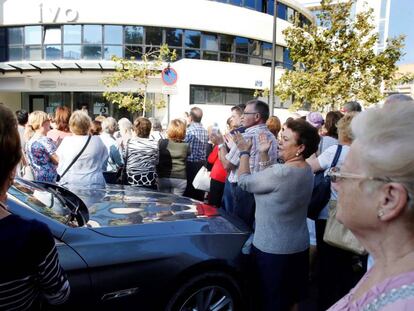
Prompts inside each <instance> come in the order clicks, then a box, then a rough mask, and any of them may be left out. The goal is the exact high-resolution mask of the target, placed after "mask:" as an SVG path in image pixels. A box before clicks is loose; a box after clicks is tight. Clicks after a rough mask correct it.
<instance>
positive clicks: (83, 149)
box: [56, 135, 92, 182]
mask: <svg viewBox="0 0 414 311" xmlns="http://www.w3.org/2000/svg"><path fill="white" fill-rule="evenodd" d="M91 137H92V136H91V135H89V136H88V139H87V140H86V143H85V145H84V146H83V148H82V150H81V151H80V152H79V153H78V154H77V155H76V157H75V158H73V160H72V162H71V163H70V164H69V166H68V167H67V168H66V170H65V171H64V172H63V173H62V175H57V177H56V181H57V182H59V181H60V180H61V179H62V177H63V176H65V174H66V173H67V172H68V171H69V170H70V168H71V167H72V165H73V164H75V162H76V160H77V159H78V158H79V157H80V156H81V155H82V153H83V152H84V151H85V149H86V147H87V146H88V145H89V141H90V140H91Z"/></svg>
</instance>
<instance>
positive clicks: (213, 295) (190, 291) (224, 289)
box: [166, 272, 241, 311]
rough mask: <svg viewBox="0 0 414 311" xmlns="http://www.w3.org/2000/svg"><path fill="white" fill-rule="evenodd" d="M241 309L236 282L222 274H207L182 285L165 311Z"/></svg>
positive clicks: (226, 310) (223, 310)
mask: <svg viewBox="0 0 414 311" xmlns="http://www.w3.org/2000/svg"><path fill="white" fill-rule="evenodd" d="M240 308H241V294H240V290H239V287H238V285H237V283H236V281H235V280H234V279H233V278H232V277H231V276H230V275H228V274H225V273H222V272H208V273H203V274H201V275H199V276H196V277H193V278H192V279H190V280H189V281H187V282H186V283H185V284H183V285H182V286H181V287H180V288H179V289H178V290H177V291H176V292H175V294H174V295H173V296H172V298H171V299H170V301H169V303H168V305H167V307H166V310H167V311H210V310H214V311H233V310H236V311H237V310H240Z"/></svg>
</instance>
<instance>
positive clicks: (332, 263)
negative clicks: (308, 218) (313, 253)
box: [308, 112, 361, 310]
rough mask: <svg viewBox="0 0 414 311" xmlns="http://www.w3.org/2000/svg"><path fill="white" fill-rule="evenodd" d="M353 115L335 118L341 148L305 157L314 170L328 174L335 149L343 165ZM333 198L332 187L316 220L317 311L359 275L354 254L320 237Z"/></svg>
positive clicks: (341, 293)
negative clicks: (356, 270)
mask: <svg viewBox="0 0 414 311" xmlns="http://www.w3.org/2000/svg"><path fill="white" fill-rule="evenodd" d="M355 115H356V112H350V113H348V114H346V115H345V116H344V117H343V118H342V119H340V120H339V121H338V124H337V128H338V142H339V145H340V146H342V147H341V148H342V149H339V145H333V146H330V147H328V148H327V149H326V150H325V151H323V152H322V154H320V155H319V156H318V157H317V158H311V159H308V163H309V164H310V165H311V167H312V170H313V171H314V172H318V171H321V170H324V171H325V172H326V173H327V172H328V169H329V168H330V166H331V165H332V162H333V160H334V158H335V155H336V152H337V150H338V152H339V157H338V160H337V164H336V166H337V167H341V166H342V163H343V162H344V161H345V158H346V155H347V154H348V152H349V148H350V145H351V143H352V141H353V135H352V131H351V126H350V125H351V121H352V119H353V118H354V116H355ZM336 200H337V193H336V191H335V190H334V189H332V191H331V198H330V203H329V204H328V205H327V206H325V207H323V209H322V211H321V212H320V214H319V217H318V219H317V220H316V221H315V225H316V244H317V245H316V248H317V252H318V267H317V273H318V278H317V287H318V296H317V305H318V310H326V309H327V308H329V307H330V306H332V305H333V304H334V303H335V301H337V300H338V299H339V298H340V297H342V296H343V295H345V294H346V293H347V292H348V291H349V290H350V289H351V288H352V287H353V286H354V285H355V282H356V280H355V279H358V278H359V277H361V275H360V274H359V275H355V273H354V270H353V263H354V261H353V258H354V254H353V253H351V252H348V251H345V250H342V249H340V248H337V247H334V246H331V245H329V244H327V243H325V242H324V240H323V236H324V233H325V227H326V223H327V219H328V216H329V215H328V214H329V205H331V206H332V205H334V204H335V203H336Z"/></svg>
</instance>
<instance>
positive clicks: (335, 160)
mask: <svg viewBox="0 0 414 311" xmlns="http://www.w3.org/2000/svg"><path fill="white" fill-rule="evenodd" d="M341 151H342V145H338V148H337V149H336V152H335V156H334V159H333V160H332V163H331V167H335V166H336V163H338V160H339V156H340V155H341Z"/></svg>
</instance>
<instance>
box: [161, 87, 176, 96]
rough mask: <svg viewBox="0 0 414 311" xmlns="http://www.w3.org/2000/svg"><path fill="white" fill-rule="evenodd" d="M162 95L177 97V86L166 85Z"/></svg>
mask: <svg viewBox="0 0 414 311" xmlns="http://www.w3.org/2000/svg"><path fill="white" fill-rule="evenodd" d="M161 93H162V94H164V95H175V94H177V87H176V86H175V85H164V86H163V87H162V90H161Z"/></svg>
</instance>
